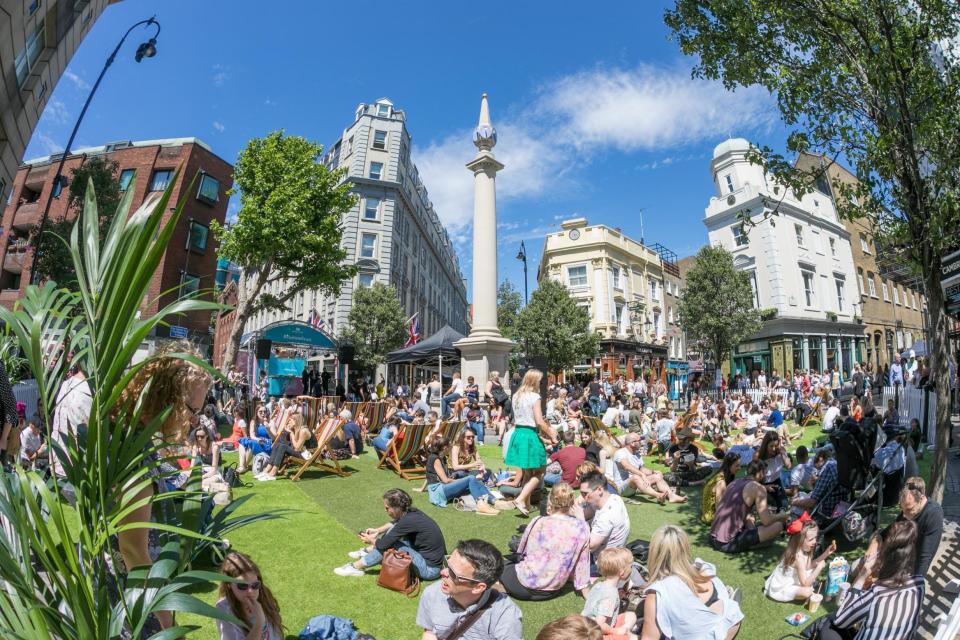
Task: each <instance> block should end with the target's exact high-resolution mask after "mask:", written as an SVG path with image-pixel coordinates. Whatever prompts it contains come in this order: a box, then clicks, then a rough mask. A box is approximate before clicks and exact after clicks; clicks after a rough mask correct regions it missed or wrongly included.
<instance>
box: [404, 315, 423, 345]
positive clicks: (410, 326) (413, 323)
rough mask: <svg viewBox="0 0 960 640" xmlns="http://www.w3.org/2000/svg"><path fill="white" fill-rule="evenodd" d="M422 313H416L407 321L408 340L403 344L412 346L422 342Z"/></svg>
mask: <svg viewBox="0 0 960 640" xmlns="http://www.w3.org/2000/svg"><path fill="white" fill-rule="evenodd" d="M419 316H420V314H419V313H415V314H413V315H412V316H410V320H408V321H407V336H409V337H408V338H407V342H406V344H404V345H403V346H405V347H412V346H413V345H415V344H417V343H418V342H420V317H419Z"/></svg>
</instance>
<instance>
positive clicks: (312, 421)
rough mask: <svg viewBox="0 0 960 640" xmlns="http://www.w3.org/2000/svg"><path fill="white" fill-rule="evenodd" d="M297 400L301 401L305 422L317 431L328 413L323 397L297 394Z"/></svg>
mask: <svg viewBox="0 0 960 640" xmlns="http://www.w3.org/2000/svg"><path fill="white" fill-rule="evenodd" d="M297 402H299V403H300V407H301V411H302V412H303V423H304V424H305V425H306V426H307V427H308V428H309V429H310V430H311V431H314V432H316V430H317V428H318V427H319V426H320V421H321V420H322V419H323V418H324V415H325V413H326V404H325V403H324V402H323V398H314V397H313V396H297Z"/></svg>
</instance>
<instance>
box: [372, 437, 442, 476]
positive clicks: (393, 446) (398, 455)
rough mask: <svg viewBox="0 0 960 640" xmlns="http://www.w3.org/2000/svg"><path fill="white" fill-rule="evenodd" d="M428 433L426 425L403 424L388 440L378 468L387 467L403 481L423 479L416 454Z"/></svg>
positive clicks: (421, 468) (422, 471) (422, 469)
mask: <svg viewBox="0 0 960 640" xmlns="http://www.w3.org/2000/svg"><path fill="white" fill-rule="evenodd" d="M429 431H430V425H428V424H405V425H403V426H401V427H400V430H399V431H398V432H397V435H395V436H394V437H393V439H392V440H390V444H389V445H388V446H387V451H386V453H384V454H383V456H382V457H381V458H380V464H379V467H380V468H381V469H383V468H384V467H385V466H389V467H390V468H392V469H393V470H394V472H396V473H397V474H398V475H399V476H400V477H401V478H403V479H404V480H419V479H422V478H423V477H424V468H423V467H421V466H419V465H418V464H417V453H418V452H419V451H420V449H422V448H423V442H424V439H425V438H426V436H427V433H429Z"/></svg>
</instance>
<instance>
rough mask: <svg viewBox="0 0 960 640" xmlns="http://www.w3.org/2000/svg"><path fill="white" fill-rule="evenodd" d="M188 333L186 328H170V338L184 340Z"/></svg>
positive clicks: (175, 326)
mask: <svg viewBox="0 0 960 640" xmlns="http://www.w3.org/2000/svg"><path fill="white" fill-rule="evenodd" d="M189 333H190V330H189V329H187V328H186V327H178V326H177V325H173V326H172V327H170V337H171V338H186V337H187V335H188V334H189Z"/></svg>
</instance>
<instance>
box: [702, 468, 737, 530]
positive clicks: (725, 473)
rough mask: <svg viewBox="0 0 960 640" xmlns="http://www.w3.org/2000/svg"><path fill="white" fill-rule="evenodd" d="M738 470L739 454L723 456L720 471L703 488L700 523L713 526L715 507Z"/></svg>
mask: <svg viewBox="0 0 960 640" xmlns="http://www.w3.org/2000/svg"><path fill="white" fill-rule="evenodd" d="M739 470H740V454H739V453H736V452H734V451H730V452H728V453H727V454H725V455H724V456H723V462H721V463H720V470H719V471H718V472H717V473H716V474H715V475H714V476H713V477H712V478H710V479H709V480H707V483H706V484H705V485H704V486H703V493H702V494H701V497H700V521H701V522H703V523H704V524H713V516H714V515H715V514H716V512H717V505H718V504H720V500H721V499H722V498H723V494H724V492H725V491H726V490H727V485H729V484H730V483H731V482H733V481H734V480H735V479H736V477H737V471H739Z"/></svg>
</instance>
